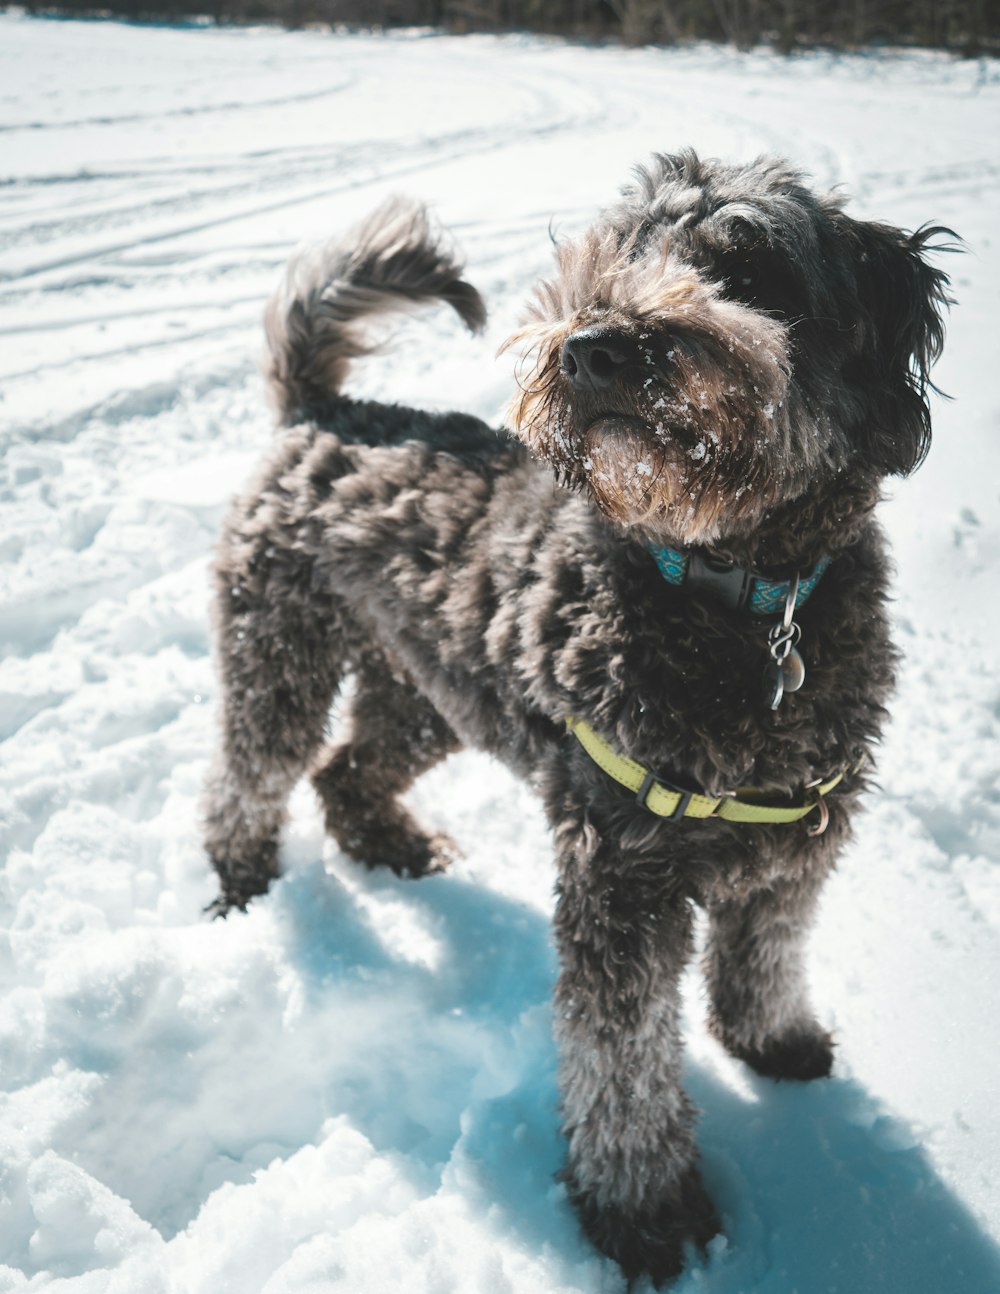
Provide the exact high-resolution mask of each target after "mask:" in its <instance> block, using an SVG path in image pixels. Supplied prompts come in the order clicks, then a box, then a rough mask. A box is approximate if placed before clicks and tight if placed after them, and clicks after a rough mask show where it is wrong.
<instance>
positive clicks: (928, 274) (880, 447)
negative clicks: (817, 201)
mask: <svg viewBox="0 0 1000 1294" xmlns="http://www.w3.org/2000/svg"><path fill="white" fill-rule="evenodd" d="M841 220H842V221H844V224H845V225H846V226H847V228H846V230H844V233H845V234H846V236H847V238H848V239H849V241H850V244H851V251H852V260H853V262H854V274H855V282H856V285H857V287H856V290H857V295H858V305H859V306H860V309H859V311H858V312H857V316H856V317H857V318H860V320H861V324H860V331H859V334H858V337H857V341H858V344H859V349H858V352H857V359H856V361H855V365H856V369H855V372H856V376H857V377H858V378H859V379H860V380H859V381H858V383H857V389H858V390H859V391H860V392H861V393H862V399H863V402H864V405H865V408H864V412H863V414H862V421H861V422H860V423H859V425H858V428H857V432H856V440H857V444H858V448H859V450H860V451H861V453H862V454H863V455H864V456H865V458H866V459H867V460H868V461H869V462H870V463H871V465H872V466H873V467H874V468H875V469H876V470H877V471H879V472H880V473H882V474H884V475H898V476H906V475H908V474H909V473H910V472H912V471H913V470H914V469H915V468H917V467H919V466H920V464H921V463H922V462H923V460H924V458H925V457H926V455H927V451H928V449H930V443H931V415H930V407H929V404H928V394H929V392H930V391H936V390H937V387H935V386H934V384H933V382H931V380H930V370H931V367H932V365H933V364H934V362H935V360H937V359H938V357H939V356H940V354H941V350H942V347H943V345H944V319H943V312H944V310H945V309H946V307H947V306H949V305H950V304H951V298H950V297H949V295H948V282H949V280H948V275H947V274H945V273H944V271H943V270H940V269H938V268H937V267H936V266H934V265H931V264H930V263H929V262H928V260H927V259H926V253H927V252H942V251H958V250H960V248H959V247H958V245H957V243H958V241H959V240H958V235H957V234H955V233H954V231H953V230H951V229H947V228H945V227H944V226H943V225H924V226H923V227H922V228H920V229H918V230H917V231H916V233H913V234H907V233H905V232H904V231H903V230H901V229H894V228H892V226H890V225H882V224H877V223H875V222H872V221H861V220H852V219H850V218H849V217H846V216H843V215H842V216H841ZM942 236H944V237H945V238H947V239H949V240H953V241H949V242H947V243H943V244H942V243H940V242H935V241H934V240H935V239H938V238H940V237H942Z"/></svg>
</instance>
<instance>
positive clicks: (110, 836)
mask: <svg viewBox="0 0 1000 1294" xmlns="http://www.w3.org/2000/svg"><path fill="white" fill-rule="evenodd" d="M998 137H1000V67H998V66H997V65H996V64H990V63H985V62H984V63H978V64H977V63H972V62H957V61H953V60H951V59H949V58H946V57H944V56H940V55H937V54H911V55H906V56H894V55H891V54H883V55H879V56H877V57H875V56H872V57H843V58H839V57H834V56H831V55H826V54H817V55H811V56H803V57H800V58H796V59H794V60H791V61H782V60H779V59H777V58H775V57H773V56H771V55H769V54H765V53H760V54H754V55H752V56H738V55H736V54H734V53H732V52H730V51H725V50H717V49H710V48H707V47H700V48H695V49H690V50H679V51H653V50H637V51H624V50H619V49H613V48H609V49H592V48H586V47H580V46H568V45H563V44H559V43H554V42H546V41H540V40H534V39H519V38H516V37H514V38H505V39H493V38H487V37H474V38H467V39H464V40H460V39H451V38H442V37H434V36H429V35H427V34H426V33H410V34H403V35H398V36H394V37H392V38H389V39H379V38H374V37H368V36H348V35H338V36H329V35H323V34H318V33H300V34H286V33H281V32H276V31H216V30H195V29H192V30H180V29H168V28H137V27H128V26H123V25H112V24H83V23H75V22H46V21H39V20H31V19H27V18H23V17H18V16H16V15H7V16H3V17H0V247H2V258H0V378H2V388H0V392H2V399H0V423H2V444H3V457H2V465H0V509H2V513H0V560H2V567H0V585H2V594H0V608H2V609H0V640H2V660H0V738H2V739H3V744H2V747H0V752H2V753H0V843H2V846H3V849H2V852H3V853H4V855H5V863H4V867H3V872H2V885H0V919H2V925H3V930H4V934H3V938H2V940H0V977H2V985H3V998H2V1002H0V1083H2V1086H3V1090H4V1095H3V1096H2V1097H0V1291H15V1290H16V1291H20V1290H29V1289H30V1290H41V1289H46V1290H53V1291H56V1290H60V1291H61V1290H66V1291H70V1290H72V1291H74V1294H91V1292H96V1291H102V1292H103V1291H116V1292H118V1294H147V1292H150V1294H152V1292H154V1291H164V1292H166V1291H170V1292H171V1294H221V1292H222V1291H232V1292H233V1294H255V1292H256V1291H266V1294H325V1292H326V1291H343V1292H344V1294H372V1292H373V1291H396V1290H401V1289H406V1290H407V1291H411V1292H413V1294H445V1292H446V1291H455V1292H456V1294H473V1292H474V1294H480V1292H481V1294H508V1292H509V1294H536V1292H537V1294H555V1292H560V1291H571V1290H573V1291H586V1292H592V1291H615V1290H618V1289H620V1287H621V1282H620V1278H619V1276H618V1275H617V1272H616V1270H615V1269H614V1268H613V1267H612V1265H611V1264H609V1263H607V1262H604V1261H602V1260H601V1259H599V1258H597V1257H596V1256H595V1255H594V1253H593V1252H592V1251H591V1250H590V1249H589V1248H588V1247H587V1246H586V1245H585V1243H584V1242H583V1241H582V1240H581V1239H580V1237H579V1235H578V1233H577V1229H576V1224H575V1222H574V1219H573V1217H572V1215H571V1213H570V1211H569V1209H568V1206H567V1204H566V1202H565V1199H564V1196H563V1193H562V1190H561V1188H560V1187H559V1186H557V1185H556V1184H555V1182H554V1180H553V1174H554V1172H555V1170H556V1169H557V1167H558V1165H559V1162H560V1158H561V1154H562V1150H561V1143H560V1138H559V1135H558V1130H557V1113H556V1108H555V1106H556V1090H555V1080H554V1052H553V1046H552V1043H551V1040H550V1012H549V1006H548V1000H549V994H550V990H551V983H552V978H553V970H554V965H553V955H552V951H551V946H550V942H549V936H548V916H549V911H550V907H551V897H550V894H551V886H552V879H553V877H552V869H551V863H550V860H549V848H548V843H547V840H546V832H545V829H544V825H543V823H542V820H541V817H540V814H539V812H538V810H537V808H536V807H535V805H534V803H533V801H532V798H531V796H530V794H529V793H528V792H527V791H526V790H525V789H524V788H521V787H519V786H518V785H516V784H515V783H513V782H512V781H511V779H510V778H509V777H508V776H507V775H506V774H505V773H504V771H503V770H501V769H499V768H497V767H495V766H493V765H492V764H490V763H489V762H488V761H487V760H485V759H484V758H482V757H479V756H476V755H461V756H458V757H456V758H453V759H452V760H451V761H449V762H448V763H447V764H446V765H444V766H443V767H441V768H440V769H438V770H436V771H435V772H434V773H433V774H431V775H430V776H429V777H427V778H426V779H425V780H424V782H423V783H422V784H421V785H420V786H419V787H418V788H417V789H416V791H415V793H414V796H413V799H414V800H415V802H416V803H417V805H418V807H419V809H420V810H421V812H422V813H423V814H424V815H425V816H426V817H427V818H428V819H430V820H431V821H433V822H435V823H437V824H439V825H440V826H442V827H444V828H445V829H447V830H448V831H450V832H451V833H452V834H453V835H454V836H455V837H456V838H457V839H458V840H459V841H460V843H461V844H462V846H463V847H464V849H465V853H466V858H465V860H464V861H462V862H460V863H459V864H457V865H456V866H455V867H454V869H453V871H452V872H451V873H450V874H449V875H447V876H445V877H440V878H434V879H431V880H427V881H424V882H421V883H420V884H414V883H404V882H398V881H396V880H394V879H392V878H389V877H386V876H375V875H369V874H367V873H365V872H364V871H363V870H361V869H359V868H357V867H356V866H354V865H352V864H351V863H349V862H348V861H347V860H345V859H344V858H343V857H342V856H341V855H339V854H338V852H337V850H336V849H334V848H333V847H332V845H331V844H330V842H328V841H326V840H325V839H324V836H323V833H322V830H321V825H320V821H319V817H318V815H317V812H316V809H315V807H314V805H313V803H312V800H311V798H310V795H309V794H308V793H307V791H306V790H305V789H304V788H303V789H300V791H299V792H298V793H297V795H296V798H295V801H294V804H293V816H292V822H291V824H290V828H289V831H288V834H287V843H286V847H285V861H286V867H287V873H286V876H285V877H284V879H283V880H282V881H281V882H280V883H279V884H277V885H276V886H275V887H274V889H273V891H272V893H271V894H270V895H269V896H268V898H267V899H266V900H263V901H260V902H257V903H255V904H254V905H253V907H252V910H251V911H250V913H249V914H248V915H246V916H240V915H235V916H233V917H232V918H231V919H229V920H228V921H226V922H214V923H211V922H206V921H205V920H203V919H202V918H201V917H200V915H199V914H200V910H201V908H202V906H203V905H204V904H205V903H207V902H208V901H209V899H210V898H211V897H212V896H213V893H214V886H213V880H212V877H211V876H210V875H209V872H208V869H207V866H206V862H205V859H204V857H203V855H202V853H201V850H200V846H199V839H198V827H197V820H198V795H199V786H200V782H201V779H202V775H203V772H204V768H205V763H206V757H207V754H208V752H209V749H210V747H211V745H212V741H213V708H214V694H215V684H214V680H213V675H212V668H211V664H210V661H209V643H208V636H207V626H206V601H207V580H206V565H207V561H208V555H209V552H210V549H211V546H212V542H213V537H214V535H215V533H216V530H217V527H218V525H219V520H220V517H221V515H222V513H223V510H224V508H225V505H226V501H227V498H228V497H229V495H230V494H231V493H232V492H233V491H234V490H235V489H236V488H237V487H238V486H239V485H240V484H241V482H242V480H243V478H244V477H245V476H246V474H247V473H248V471H249V469H250V467H251V465H252V464H253V462H254V460H255V458H256V456H257V455H258V454H259V453H260V451H261V450H262V448H263V447H264V446H265V445H267V443H268V441H269V437H270V430H269V419H268V415H267V413H266V411H265V408H264V404H263V400H262V389H261V382H260V378H259V376H258V372H257V357H258V354H259V350H260V344H261V331H260V316H261V309H262V305H263V302H264V300H265V297H266V295H267V294H268V292H269V290H270V288H271V286H272V284H273V283H274V281H275V278H276V276H277V273H278V270H279V267H280V265H281V264H282V262H283V261H284V259H285V257H286V255H287V253H288V251H289V250H290V248H291V247H292V245H293V244H295V243H296V242H298V241H299V240H302V239H309V238H315V237H319V236H322V235H325V234H327V233H329V232H331V231H332V230H334V229H336V228H338V227H339V226H342V225H344V224H345V223H348V222H350V221H351V220H353V219H354V218H355V217H356V216H358V215H360V214H361V213H362V212H364V211H365V210H366V209H368V208H370V207H372V206H373V205H375V204H376V203H377V202H378V201H379V200H380V199H381V198H382V197H383V196H385V195H386V194H387V193H388V192H390V191H399V190H403V191H408V192H413V193H416V194H418V195H420V196H423V197H425V198H427V199H429V200H430V201H431V202H432V203H433V204H434V205H435V206H436V207H437V209H438V210H439V212H440V215H441V217H442V219H443V220H444V221H445V223H447V224H449V225H451V226H453V227H454V228H455V230H456V231H457V234H458V237H459V240H460V242H461V243H462V244H463V246H464V248H465V250H466V252H467V255H468V259H469V274H470V277H471V278H472V279H473V281H474V282H476V283H477V284H478V285H479V286H480V287H481V288H482V290H483V291H484V293H485V295H486V298H487V300H488V301H489V303H490V305H491V308H492V312H493V313H492V320H491V326H490V330H489V333H488V336H487V338H486V340H485V341H482V340H479V341H473V340H470V339H468V338H466V337H464V336H463V335H461V334H460V332H459V329H458V326H457V325H456V324H453V322H452V320H451V318H450V317H448V316H447V315H446V314H445V313H441V314H433V315H431V316H430V317H429V318H427V319H422V320H415V321H412V322H407V323H406V324H405V325H404V326H403V328H402V329H401V330H400V333H399V336H398V337H397V345H396V348H395V349H394V350H393V352H392V355H391V356H390V357H387V358H386V359H384V360H379V361H377V362H372V363H371V364H369V365H368V366H366V367H365V368H364V369H363V370H362V371H361V372H360V373H359V374H358V376H357V379H356V384H355V387H356V389H357V390H359V391H363V392H365V393H368V394H373V393H383V392H384V393H385V394H387V395H389V396H390V397H392V398H397V399H402V400H410V401H415V402H419V403H421V404H428V405H437V406H442V405H449V404H454V405H456V406H459V407H463V408H466V409H469V410H471V411H473V412H476V413H478V414H481V415H483V416H486V417H488V418H491V419H492V418H496V417H498V416H499V413H500V410H501V408H502V406H503V404H504V402H505V400H506V398H507V395H508V393H509V390H510V385H511V372H510V364H509V361H507V360H503V361H500V362H497V361H495V360H494V358H493V353H494V350H495V348H496V344H497V343H498V342H499V341H500V340H501V339H502V338H503V337H504V336H505V335H506V334H507V332H508V331H509V330H510V328H511V326H512V325H513V323H514V321H515V320H516V318H517V314H518V310H519V306H520V303H521V301H522V300H523V298H524V296H525V294H526V291H527V288H528V286H529V285H530V283H531V282H532V280H533V279H534V278H535V277H536V276H537V275H538V274H539V273H540V272H542V271H544V270H545V269H546V268H547V265H548V263H549V257H550V249H549V245H548V229H549V225H550V223H551V224H552V225H554V226H555V227H556V228H558V229H561V230H565V231H571V230H574V229H577V228H579V227H580V226H581V225H583V224H584V223H585V222H586V221H587V219H588V217H589V215H590V214H591V213H592V211H593V210H594V208H595V206H596V205H598V204H600V203H601V202H603V201H605V200H607V199H608V198H609V196H610V195H611V194H612V193H613V191H614V188H615V186H616V185H617V184H618V183H620V182H621V180H622V179H623V178H625V176H626V175H627V172H628V169H629V166H630V164H631V163H632V162H633V161H635V160H638V159H640V158H642V156H643V155H644V154H646V153H648V152H649V151H651V150H653V149H661V150H662V149H671V148H675V147H679V146H681V145H684V144H693V145H695V146H696V147H697V148H699V149H700V150H703V151H705V152H707V153H713V154H718V155H722V156H726V157H731V158H745V157H749V156H751V155H754V154H756V153H758V152H761V151H777V152H781V153H785V154H788V155H790V156H791V157H793V158H795V159H797V160H798V161H800V162H801V163H802V164H804V165H805V166H806V167H807V168H809V169H810V170H811V172H812V173H813V175H814V176H815V179H816V181H817V183H818V184H820V185H826V186H832V185H842V186H843V187H844V188H845V190H846V191H847V192H848V193H850V194H851V195H852V196H853V198H854V205H853V207H852V210H853V211H855V212H856V213H857V214H860V215H866V216H871V217H878V218H882V219H885V220H888V221H891V222H893V223H896V224H900V225H904V226H908V227H914V226H916V225H918V224H920V223H922V222H924V221H928V220H935V221H942V222H944V223H946V224H950V225H952V226H954V228H955V229H956V230H957V231H959V233H960V234H962V236H963V237H964V238H965V239H966V242H967V244H968V248H969V254H968V255H966V256H964V257H961V258H957V257H956V258H951V262H950V264H949V266H948V268H949V269H951V270H952V272H953V274H954V279H955V290H956V295H957V297H958V299H959V303H960V304H959V306H958V308H957V309H956V310H955V311H954V313H953V317H952V326H951V334H950V341H949V346H948V350H947V352H946V356H945V358H944V360H943V361H942V363H941V365H940V366H939V369H938V379H939V382H940V384H941V385H942V386H943V387H944V388H945V389H946V390H948V391H950V392H951V393H952V394H953V395H954V396H955V401H954V403H951V404H946V403H944V402H939V403H938V406H937V424H936V425H937V441H936V446H935V448H934V451H933V452H932V454H931V457H930V459H929V461H928V462H927V464H926V465H925V466H924V468H923V469H922V471H921V472H920V473H919V474H918V476H916V477H915V478H914V479H913V480H911V481H908V482H904V483H901V484H899V485H898V486H896V487H894V489H893V494H894V496H895V497H894V498H893V499H892V500H891V501H890V502H889V503H888V504H887V505H886V506H885V512H884V515H885V518H886V521H887V523H888V525H889V527H890V530H891V532H892V536H893V539H894V542H895V546H896V553H897V557H898V565H899V582H898V587H899V600H898V603H897V605H896V619H897V624H898V636H899V639H900V641H901V643H902V645H903V647H904V648H905V651H906V657H907V659H906V665H905V668H904V670H903V676H902V681H901V687H900V691H899V695H898V700H897V704H896V706H895V717H894V722H893V726H892V729H891V734H890V737H889V739H888V741H887V744H886V747H885V750H884V757H883V760H882V782H883V790H882V792H881V794H879V795H873V796H872V798H871V805H870V811H869V813H868V814H867V816H866V818H865V819H864V821H863V823H862V825H861V829H860V832H859V836H858V840H857V843H856V845H855V846H854V848H853V849H852V850H851V852H850V853H849V855H848V856H847V857H846V858H845V859H844V861H843V865H842V867H841V869H840V872H839V874H838V875H837V877H836V878H835V879H834V880H833V882H832V883H831V884H830V885H829V887H828V889H827V891H826V896H825V902H824V906H823V910H822V917H821V920H820V922H819V926H818V928H817V931H816V934H815V938H814V940H813V948H812V958H811V966H812V978H813V984H814V990H815V996H816V999H817V1002H818V1003H819V1004H820V1009H821V1014H822V1016H823V1018H824V1019H825V1020H826V1021H827V1022H829V1024H831V1025H832V1026H833V1027H834V1028H835V1029H836V1031H837V1036H838V1039H839V1049H838V1053H837V1067H836V1076H835V1077H834V1078H833V1079H831V1080H830V1081H828V1082H824V1083H820V1084H817V1085H813V1086H811V1087H808V1088H798V1087H793V1086H785V1085H776V1084H772V1083H769V1082H766V1081H764V1080H758V1079H756V1078H754V1077H753V1076H752V1075H750V1074H749V1072H748V1071H747V1070H746V1069H744V1068H742V1067H741V1066H739V1065H738V1064H736V1063H735V1062H733V1061H731V1060H729V1059H728V1058H727V1057H726V1056H725V1055H723V1054H722V1052H721V1050H720V1049H719V1047H718V1046H717V1045H716V1044H715V1043H714V1042H712V1041H711V1040H710V1039H709V1038H708V1037H707V1035H706V1033H705V1031H704V1028H703V1023H702V1002H701V998H700V993H699V989H698V984H697V979H696V977H695V976H693V975H692V978H691V985H690V993H689V997H688V1004H689V1005H688V1011H687V1015H688V1033H689V1037H690V1051H689V1063H688V1078H689V1084H690V1088H691V1090H692V1092H693V1093H694V1095H695V1099H696V1100H697V1102H698V1104H699V1106H700V1107H701V1109H702V1110H703V1118H702V1124H701V1143H702V1146H703V1149H704V1156H705V1168H706V1176H707V1178H708V1180H709V1184H710V1187H711V1189H712V1191H713V1193H714V1195H715V1197H716V1199H717V1201H718V1202H719V1206H720V1209H721V1211H722V1214H723V1216H724V1219H725V1224H726V1233H727V1236H726V1239H725V1240H724V1241H721V1240H720V1241H717V1242H715V1244H714V1245H713V1248H712V1252H711V1255H710V1257H709V1259H708V1261H707V1262H706V1263H703V1264H695V1265H693V1266H692V1267H691V1268H689V1270H688V1272H687V1273H686V1274H685V1276H684V1277H683V1278H682V1279H681V1281H680V1282H679V1285H678V1287H677V1288H678V1290H679V1291H681V1292H682V1294H694V1292H695V1291H712V1294H793V1292H794V1291H798V1294H827V1292H830V1294H875V1292H876V1291H878V1292H883V1291H884V1292H886V1294H897V1292H898V1294H950V1291H961V1292H962V1294H988V1292H989V1294H994V1292H995V1291H996V1290H998V1289H1000V1251H998V1249H997V1247H996V1242H997V1241H998V1240H1000V1180H998V1170H997V1165H998V1163H1000V1115H998V1091H1000V1072H998V1057H1000V1011H998V1010H997V998H998V985H1000V870H998V857H1000V790H998V784H1000V678H998V668H997V667H998V649H997V641H998V637H1000V611H998V602H1000V588H998V575H1000V507H998V499H1000V394H998V387H997V374H998V351H997V328H996V321H997V318H998V314H1000V240H998V235H997V230H998V227H1000V226H998V217H1000V203H998V197H1000V152H998V148H997V139H998Z"/></svg>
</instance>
